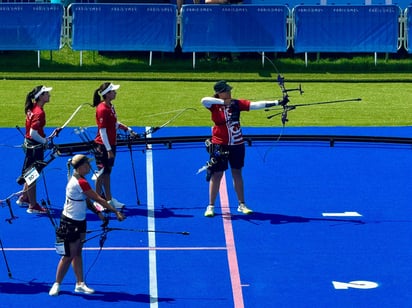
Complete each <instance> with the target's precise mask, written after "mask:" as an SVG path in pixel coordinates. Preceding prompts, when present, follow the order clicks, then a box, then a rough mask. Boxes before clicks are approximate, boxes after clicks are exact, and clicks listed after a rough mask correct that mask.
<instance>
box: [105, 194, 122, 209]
mask: <svg viewBox="0 0 412 308" xmlns="http://www.w3.org/2000/svg"><path fill="white" fill-rule="evenodd" d="M108 203H109V204H110V205H111V206H114V207H115V208H116V209H122V208H124V207H125V204H124V203H121V202H119V201H117V200H116V199H115V198H113V197H112V200H110V201H108Z"/></svg>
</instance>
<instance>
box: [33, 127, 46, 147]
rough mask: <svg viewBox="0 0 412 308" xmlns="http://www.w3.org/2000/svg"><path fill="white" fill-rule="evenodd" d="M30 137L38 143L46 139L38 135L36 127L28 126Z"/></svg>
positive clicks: (44, 141) (44, 142)
mask: <svg viewBox="0 0 412 308" xmlns="http://www.w3.org/2000/svg"><path fill="white" fill-rule="evenodd" d="M30 137H31V138H32V139H33V140H34V141H37V142H39V143H42V144H46V143H47V139H46V138H43V137H42V136H40V134H39V132H38V131H37V130H36V129H33V128H30Z"/></svg>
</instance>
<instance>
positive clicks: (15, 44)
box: [0, 0, 412, 53]
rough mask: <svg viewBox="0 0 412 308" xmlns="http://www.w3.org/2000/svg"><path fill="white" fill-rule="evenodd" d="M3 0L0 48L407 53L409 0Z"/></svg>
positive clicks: (0, 6)
mask: <svg viewBox="0 0 412 308" xmlns="http://www.w3.org/2000/svg"><path fill="white" fill-rule="evenodd" d="M5 1H6V0H3V1H2V3H0V32H1V33H3V35H2V40H1V42H0V50H36V51H39V50H58V49H60V48H62V47H63V46H64V45H68V46H69V47H70V48H72V49H73V50H78V51H83V50H99V51H150V52H152V51H162V52H174V50H175V49H176V47H177V46H178V45H180V47H181V49H182V51H183V52H188V53H189V52H190V53H195V52H286V51H288V50H289V49H290V48H292V49H293V52H295V53H307V52H348V53H350V52H365V53H366V52H368V53H370V52H372V53H378V52H380V53H396V52H397V51H398V50H399V49H400V48H405V50H407V51H408V52H409V49H408V40H409V35H408V33H410V31H408V29H409V28H410V25H411V21H410V18H409V16H408V6H407V5H409V4H407V2H406V1H405V3H403V4H402V6H399V5H398V4H396V3H393V4H390V3H385V4H383V3H382V4H372V3H367V2H377V0H376V1H375V0H356V1H358V3H357V4H352V2H354V1H352V0H320V1H318V0H308V1H307V0H302V1H303V2H304V3H303V4H300V2H302V1H301V0H296V2H293V1H294V0H286V1H282V0H276V2H277V4H275V0H248V1H251V2H252V4H242V5H212V4H183V6H182V8H181V9H180V10H179V9H178V8H177V6H176V5H175V4H171V3H86V2H93V1H94V2H108V1H109V0H104V1H103V0H78V1H68V2H70V4H69V5H68V6H66V4H68V2H67V1H62V0H51V2H53V3H44V2H43V1H34V3H33V0H31V3H28V2H26V3H20V2H18V1H17V0H16V1H14V2H13V3H9V2H5ZM22 1H23V0H22ZM25 1H29V0H25ZM56 1H57V2H60V3H54V2H56ZM162 1H163V0H162ZM332 1H333V2H332ZM336 1H340V3H337V2H336ZM347 1H351V4H347ZM379 1H381V2H382V1H385V2H391V1H394V0H379ZM408 1H412V0H408ZM61 2H67V3H61ZM129 2H136V1H129ZM285 2H287V3H285ZM319 2H320V3H319ZM184 3H186V2H184ZM404 6H406V7H404ZM102 16H105V18H106V19H107V18H109V19H110V22H109V23H107V22H106V23H105V24H109V25H110V26H105V24H102V23H100V22H99V20H100V19H101V17H102ZM214 19H216V22H214V21H213V20H214ZM102 27H103V28H104V29H103V28H102ZM46 29H47V31H46ZM106 38H110V39H106Z"/></svg>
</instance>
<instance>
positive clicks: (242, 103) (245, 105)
mask: <svg viewBox="0 0 412 308" xmlns="http://www.w3.org/2000/svg"><path fill="white" fill-rule="evenodd" d="M239 108H240V111H249V110H250V101H249V100H246V99H240V100H239Z"/></svg>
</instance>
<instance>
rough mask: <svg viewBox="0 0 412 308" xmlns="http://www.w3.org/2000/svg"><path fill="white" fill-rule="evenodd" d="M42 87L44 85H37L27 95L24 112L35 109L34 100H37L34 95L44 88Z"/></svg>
mask: <svg viewBox="0 0 412 308" xmlns="http://www.w3.org/2000/svg"><path fill="white" fill-rule="evenodd" d="M42 87H43V86H37V87H35V88H34V89H33V90H31V91H30V92H29V93H28V94H27V95H26V101H25V103H24V114H27V112H28V111H29V110H32V109H33V106H34V103H33V100H35V99H34V97H35V95H36V93H37V92H39V91H40V90H41V89H42Z"/></svg>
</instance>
